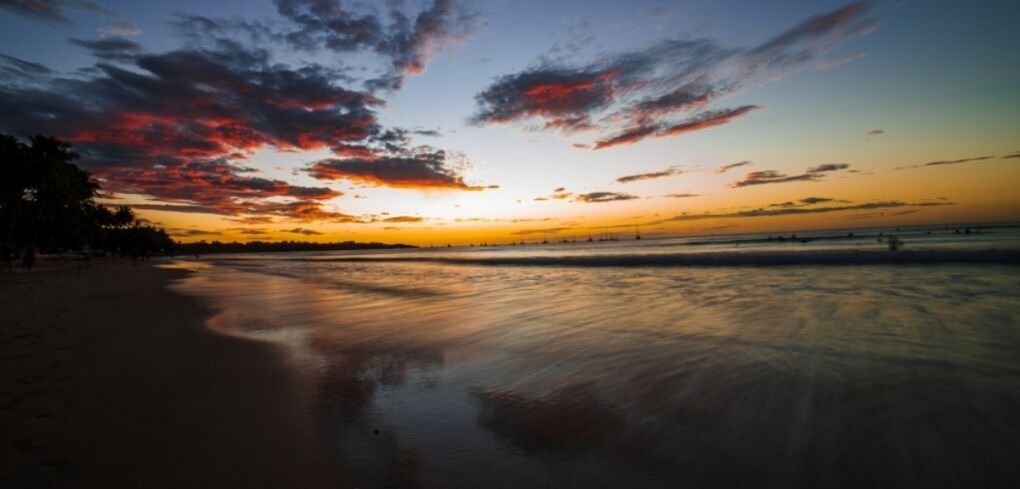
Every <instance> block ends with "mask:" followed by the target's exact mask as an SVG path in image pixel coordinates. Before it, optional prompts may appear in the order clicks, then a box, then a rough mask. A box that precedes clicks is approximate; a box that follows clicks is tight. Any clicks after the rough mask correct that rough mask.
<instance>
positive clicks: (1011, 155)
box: [1002, 151, 1020, 160]
mask: <svg viewBox="0 0 1020 489" xmlns="http://www.w3.org/2000/svg"><path fill="white" fill-rule="evenodd" d="M1012 158H1020V151H1017V152H1016V153H1013V154H1008V155H1006V156H1003V157H1002V159H1004V160H1006V159H1012Z"/></svg>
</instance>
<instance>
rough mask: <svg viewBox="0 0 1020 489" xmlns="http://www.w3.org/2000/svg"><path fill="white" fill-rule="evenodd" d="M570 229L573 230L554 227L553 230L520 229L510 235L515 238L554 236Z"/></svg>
mask: <svg viewBox="0 0 1020 489" xmlns="http://www.w3.org/2000/svg"><path fill="white" fill-rule="evenodd" d="M571 229H574V228H572V227H555V228H539V229H520V230H517V231H512V232H511V233H510V234H514V235H517V236H529V235H532V234H556V233H561V232H563V231H570V230H571Z"/></svg>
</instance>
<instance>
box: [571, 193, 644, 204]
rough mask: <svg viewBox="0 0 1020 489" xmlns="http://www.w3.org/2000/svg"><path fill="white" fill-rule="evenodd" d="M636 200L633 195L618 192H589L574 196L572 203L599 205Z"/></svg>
mask: <svg viewBox="0 0 1020 489" xmlns="http://www.w3.org/2000/svg"><path fill="white" fill-rule="evenodd" d="M636 198H638V197H637V196H635V195H631V194H625V193H619V192H590V193H587V194H577V195H575V196H574V202H588V203H599V202H614V201H617V200H633V199H636Z"/></svg>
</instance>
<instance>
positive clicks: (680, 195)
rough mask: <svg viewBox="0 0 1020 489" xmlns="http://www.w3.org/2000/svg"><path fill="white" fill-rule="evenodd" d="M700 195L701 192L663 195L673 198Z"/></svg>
mask: <svg viewBox="0 0 1020 489" xmlns="http://www.w3.org/2000/svg"><path fill="white" fill-rule="evenodd" d="M698 196H699V194H689V193H682V194H666V195H664V196H663V197H669V198H671V199H686V198H690V197H698Z"/></svg>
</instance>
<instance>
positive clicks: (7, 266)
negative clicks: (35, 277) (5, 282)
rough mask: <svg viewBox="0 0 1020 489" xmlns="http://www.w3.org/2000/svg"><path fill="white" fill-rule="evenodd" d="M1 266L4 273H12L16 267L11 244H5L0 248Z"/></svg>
mask: <svg viewBox="0 0 1020 489" xmlns="http://www.w3.org/2000/svg"><path fill="white" fill-rule="evenodd" d="M0 267H2V270H3V272H4V273H10V272H11V271H13V267H14V252H12V251H11V248H10V246H4V247H3V248H2V249H0Z"/></svg>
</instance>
